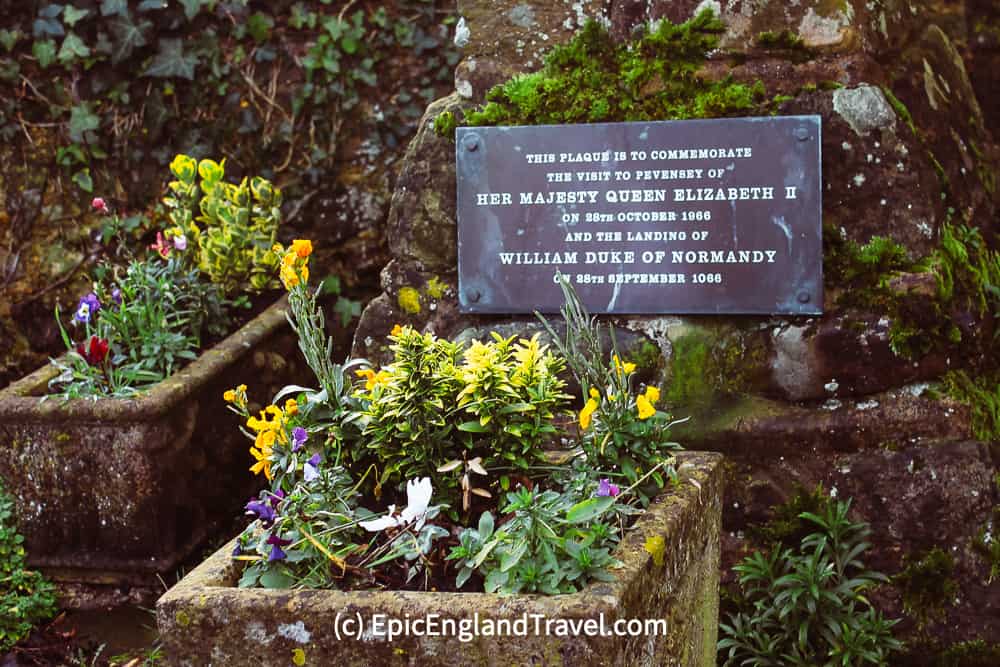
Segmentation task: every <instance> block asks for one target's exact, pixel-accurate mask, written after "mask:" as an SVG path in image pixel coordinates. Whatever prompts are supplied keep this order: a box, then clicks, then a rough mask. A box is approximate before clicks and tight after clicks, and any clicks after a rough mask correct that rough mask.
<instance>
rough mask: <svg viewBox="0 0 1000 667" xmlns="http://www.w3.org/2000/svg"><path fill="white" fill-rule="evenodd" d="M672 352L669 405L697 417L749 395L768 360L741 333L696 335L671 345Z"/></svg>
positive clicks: (764, 354)
mask: <svg viewBox="0 0 1000 667" xmlns="http://www.w3.org/2000/svg"><path fill="white" fill-rule="evenodd" d="M672 348H673V350H672V353H671V356H670V383H669V387H668V389H667V393H666V399H667V403H668V404H669V405H671V406H672V407H674V408H684V409H686V410H690V411H692V412H695V413H698V412H704V411H706V410H708V409H709V408H712V407H715V406H716V403H717V402H718V400H719V399H725V398H731V397H736V396H740V395H743V394H745V393H747V392H748V391H749V390H750V389H751V386H752V384H753V379H754V376H755V375H756V373H757V371H758V370H759V368H760V367H761V365H762V364H764V363H766V357H767V354H766V352H765V350H764V349H763V348H762V347H760V346H757V345H754V344H753V343H752V342H751V341H750V340H748V338H747V337H746V336H745V335H744V334H742V333H741V332H737V333H734V334H728V335H719V334H715V333H711V332H706V331H697V332H694V333H689V334H686V335H683V336H680V337H678V338H677V339H676V340H674V341H672Z"/></svg>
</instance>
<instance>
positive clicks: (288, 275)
mask: <svg viewBox="0 0 1000 667" xmlns="http://www.w3.org/2000/svg"><path fill="white" fill-rule="evenodd" d="M278 275H279V277H280V278H281V284H282V285H284V286H285V289H286V290H289V291H291V290H292V289H294V288H295V287H297V286H298V284H299V274H298V273H296V272H295V269H294V268H292V267H291V266H288V265H287V264H282V266H281V272H280V273H279V274H278Z"/></svg>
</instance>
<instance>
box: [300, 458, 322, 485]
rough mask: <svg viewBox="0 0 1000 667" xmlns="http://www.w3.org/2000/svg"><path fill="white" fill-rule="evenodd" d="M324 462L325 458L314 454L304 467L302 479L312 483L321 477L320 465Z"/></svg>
mask: <svg viewBox="0 0 1000 667" xmlns="http://www.w3.org/2000/svg"><path fill="white" fill-rule="evenodd" d="M322 460H323V458H322V457H321V456H320V455H319V454H318V453H316V454H313V455H312V456H311V457H310V458H309V460H308V461H306V464H305V465H304V466H303V467H302V478H303V479H304V480H305V481H307V482H311V481H313V480H314V479H316V478H317V477H319V463H320V461H322Z"/></svg>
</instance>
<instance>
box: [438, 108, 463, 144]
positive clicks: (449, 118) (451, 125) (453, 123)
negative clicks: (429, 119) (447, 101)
mask: <svg viewBox="0 0 1000 667" xmlns="http://www.w3.org/2000/svg"><path fill="white" fill-rule="evenodd" d="M456 127H458V119H457V118H455V114H453V113H452V112H450V111H445V112H443V113H441V114H440V115H438V117H437V118H435V119H434V133H435V134H436V135H438V136H440V137H447V138H449V139H454V138H455V128H456Z"/></svg>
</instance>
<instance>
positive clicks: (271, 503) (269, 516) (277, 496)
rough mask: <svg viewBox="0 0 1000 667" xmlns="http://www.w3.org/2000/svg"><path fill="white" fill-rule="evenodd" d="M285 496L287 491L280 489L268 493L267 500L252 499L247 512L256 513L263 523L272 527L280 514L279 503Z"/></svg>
mask: <svg viewBox="0 0 1000 667" xmlns="http://www.w3.org/2000/svg"><path fill="white" fill-rule="evenodd" d="M284 497H285V492H284V491H282V490H281V489H278V490H277V491H275V492H274V493H271V494H269V495H268V498H267V500H266V501H264V500H251V501H250V502H248V503H247V504H246V510H247V514H254V515H256V516H257V518H258V519H260V522H261V525H263V526H264V527H265V528H270V527H271V524H273V523H274V520H275V519H276V518H277V516H278V503H280V502H281V500H282V499H283V498H284Z"/></svg>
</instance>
